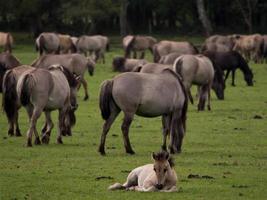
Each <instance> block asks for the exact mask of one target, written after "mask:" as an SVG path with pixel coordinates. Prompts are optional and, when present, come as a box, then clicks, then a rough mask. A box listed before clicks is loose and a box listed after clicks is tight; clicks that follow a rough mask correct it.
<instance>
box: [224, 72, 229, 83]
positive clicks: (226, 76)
mask: <svg viewBox="0 0 267 200" xmlns="http://www.w3.org/2000/svg"><path fill="white" fill-rule="evenodd" d="M229 73H230V70H229V69H228V70H227V71H226V75H225V78H224V82H226V79H227V78H228V76H229Z"/></svg>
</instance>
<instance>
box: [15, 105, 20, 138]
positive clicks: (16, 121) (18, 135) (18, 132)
mask: <svg viewBox="0 0 267 200" xmlns="http://www.w3.org/2000/svg"><path fill="white" fill-rule="evenodd" d="M15 112H16V113H15V126H16V136H17V137H20V136H21V132H20V129H19V122H18V121H19V120H18V119H19V112H18V109H17V110H16V111H15Z"/></svg>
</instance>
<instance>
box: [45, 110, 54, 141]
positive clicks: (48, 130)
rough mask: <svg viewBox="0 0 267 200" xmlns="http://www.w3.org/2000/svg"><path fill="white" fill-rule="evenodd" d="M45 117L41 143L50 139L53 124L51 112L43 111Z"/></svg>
mask: <svg viewBox="0 0 267 200" xmlns="http://www.w3.org/2000/svg"><path fill="white" fill-rule="evenodd" d="M45 118H46V122H45V124H46V129H45V132H44V133H43V136H42V143H44V144H48V143H49V140H50V135H51V130H52V128H53V127H54V124H53V122H52V119H51V112H50V111H45Z"/></svg>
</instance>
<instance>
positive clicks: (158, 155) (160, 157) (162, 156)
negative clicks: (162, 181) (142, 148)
mask: <svg viewBox="0 0 267 200" xmlns="http://www.w3.org/2000/svg"><path fill="white" fill-rule="evenodd" d="M153 158H154V159H155V160H156V161H164V160H166V158H168V162H169V164H170V167H171V168H173V167H174V166H175V164H174V158H173V157H172V156H169V153H168V152H167V151H160V152H158V153H153Z"/></svg>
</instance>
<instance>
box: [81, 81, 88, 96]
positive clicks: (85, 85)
mask: <svg viewBox="0 0 267 200" xmlns="http://www.w3.org/2000/svg"><path fill="white" fill-rule="evenodd" d="M81 83H82V85H83V88H84V98H83V100H84V101H86V100H88V99H89V94H88V91H87V82H86V80H84V77H82V78H81Z"/></svg>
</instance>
